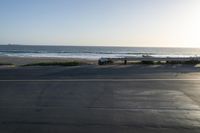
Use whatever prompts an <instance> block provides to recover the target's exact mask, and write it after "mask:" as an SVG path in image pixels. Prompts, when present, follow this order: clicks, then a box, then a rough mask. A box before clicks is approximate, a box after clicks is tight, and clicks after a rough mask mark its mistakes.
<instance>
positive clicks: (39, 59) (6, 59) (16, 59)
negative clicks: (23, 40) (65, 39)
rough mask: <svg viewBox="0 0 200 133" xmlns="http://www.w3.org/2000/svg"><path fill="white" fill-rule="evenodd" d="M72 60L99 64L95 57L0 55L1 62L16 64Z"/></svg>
mask: <svg viewBox="0 0 200 133" xmlns="http://www.w3.org/2000/svg"><path fill="white" fill-rule="evenodd" d="M71 61H77V62H81V63H84V64H97V60H95V59H81V58H56V57H11V56H0V63H12V64H14V65H16V66H20V65H26V64H32V63H40V62H71Z"/></svg>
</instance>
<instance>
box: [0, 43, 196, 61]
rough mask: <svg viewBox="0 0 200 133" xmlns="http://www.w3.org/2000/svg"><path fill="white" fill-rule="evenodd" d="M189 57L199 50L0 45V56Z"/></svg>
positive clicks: (88, 57)
mask: <svg viewBox="0 0 200 133" xmlns="http://www.w3.org/2000/svg"><path fill="white" fill-rule="evenodd" d="M143 55H150V56H156V57H190V56H200V49H199V48H151V47H100V46H98V47H91V46H31V45H0V56H14V57H59V58H84V59H98V58H101V57H113V58H114V57H141V56H143Z"/></svg>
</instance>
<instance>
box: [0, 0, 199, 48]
mask: <svg viewBox="0 0 200 133" xmlns="http://www.w3.org/2000/svg"><path fill="white" fill-rule="evenodd" d="M9 43H14V44H31V45H40V44H42V45H46V44H47V45H72V46H73V45H87V46H132V47H134V46H137V47H138V46H139V47H145V46H148V47H200V0H0V44H9Z"/></svg>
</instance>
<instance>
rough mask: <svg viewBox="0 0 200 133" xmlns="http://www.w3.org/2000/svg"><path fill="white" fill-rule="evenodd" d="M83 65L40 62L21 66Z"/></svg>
mask: <svg viewBox="0 0 200 133" xmlns="http://www.w3.org/2000/svg"><path fill="white" fill-rule="evenodd" d="M82 64H83V63H80V62H76V61H72V62H40V63H32V64H26V65H23V66H79V65H82Z"/></svg>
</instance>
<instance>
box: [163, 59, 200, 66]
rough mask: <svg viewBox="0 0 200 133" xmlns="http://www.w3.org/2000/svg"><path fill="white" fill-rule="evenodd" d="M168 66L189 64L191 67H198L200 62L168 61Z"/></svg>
mask: <svg viewBox="0 0 200 133" xmlns="http://www.w3.org/2000/svg"><path fill="white" fill-rule="evenodd" d="M166 64H189V65H196V64H200V61H198V60H190V61H167V62H166Z"/></svg>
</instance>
